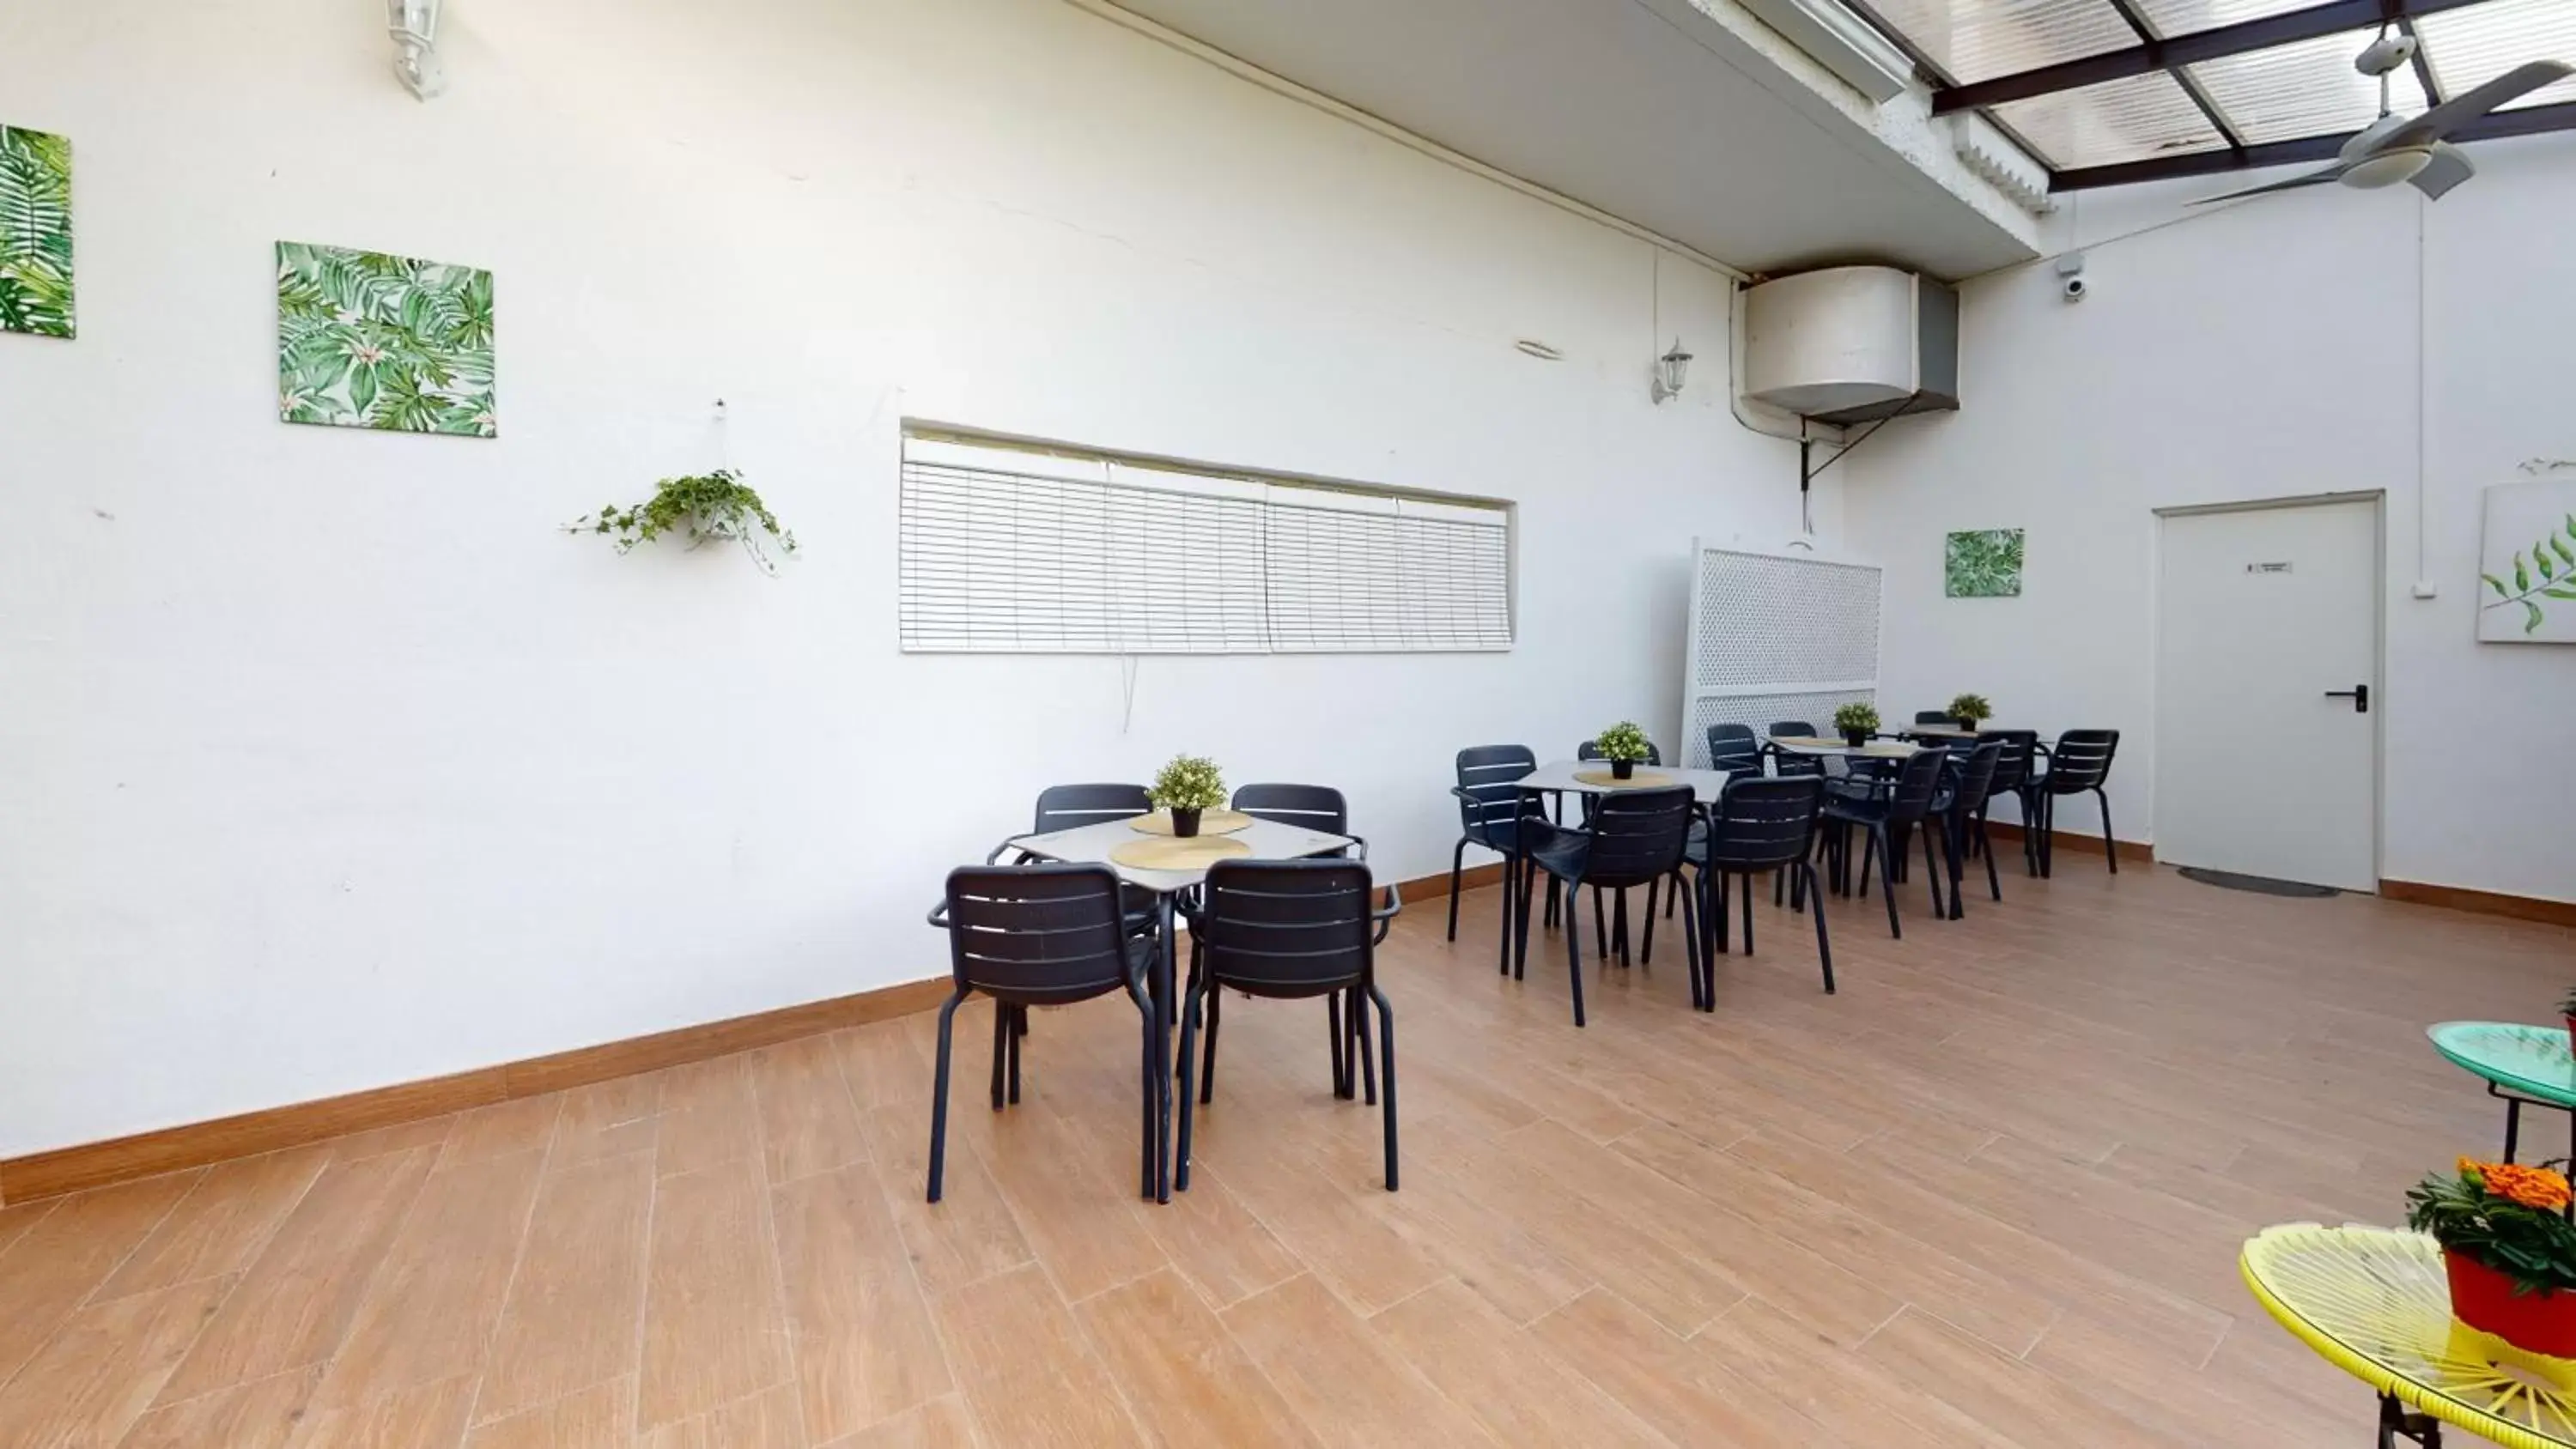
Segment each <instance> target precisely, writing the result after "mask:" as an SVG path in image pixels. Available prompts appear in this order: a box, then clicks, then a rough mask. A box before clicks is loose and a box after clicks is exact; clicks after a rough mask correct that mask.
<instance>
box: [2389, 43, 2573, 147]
mask: <svg viewBox="0 0 2576 1449" xmlns="http://www.w3.org/2000/svg"><path fill="white" fill-rule="evenodd" d="M2569 75H2576V67H2570V66H2567V65H2565V64H2563V63H2562V62H2559V61H2554V60H2527V61H2524V62H2523V63H2522V64H2520V65H2518V66H2515V67H2514V68H2513V69H2511V70H2509V71H2506V72H2505V73H2504V74H2502V75H2500V76H2497V77H2496V78H2495V79H2494V80H2491V81H2488V82H2487V83H2486V84H2485V85H2482V86H2479V87H2477V88H2475V89H2473V90H2466V91H2462V92H2460V93H2459V94H2458V95H2456V96H2453V97H2451V98H2450V99H2449V100H2447V101H2444V102H2442V103H2441V104H2440V105H2438V106H2435V107H2434V108H2433V109H2431V110H2429V111H2426V112H2425V113H2424V114H2422V115H2420V116H2417V117H2416V118H2415V119H2414V120H2411V121H2409V122H2407V123H2406V124H2405V125H2403V126H2400V127H2398V128H2397V129H2396V130H2394V131H2391V132H2389V133H2388V136H2387V138H2386V139H2385V140H2383V141H2381V142H2380V143H2379V145H2378V146H2377V147H2375V148H2373V149H2375V150H2386V149H2387V148H2389V147H2391V146H2421V145H2423V144H2424V143H2425V142H2427V141H2438V140H2440V139H2442V138H2443V137H2444V136H2447V135H2449V134H2451V133H2452V132H2453V131H2456V130H2458V129H2459V128H2460V127H2462V126H2465V125H2467V124H2468V123H2469V122H2471V121H2474V120H2476V119H2477V118H2478V117H2480V116H2483V115H2485V114H2486V113H2487V112H2489V111H2492V110H2494V109H2495V108H2496V107H2498V106H2501V105H2504V104H2506V103H2508V102H2511V101H2517V100H2520V99H2521V98H2522V97H2524V96H2527V95H2529V94H2531V93H2532V92H2533V91H2536V90H2538V89H2540V88H2541V87H2542V86H2545V85H2548V84H2550V83H2551V82H2553V81H2557V80H2562V79H2564V78H2566V77H2567V76H2569Z"/></svg>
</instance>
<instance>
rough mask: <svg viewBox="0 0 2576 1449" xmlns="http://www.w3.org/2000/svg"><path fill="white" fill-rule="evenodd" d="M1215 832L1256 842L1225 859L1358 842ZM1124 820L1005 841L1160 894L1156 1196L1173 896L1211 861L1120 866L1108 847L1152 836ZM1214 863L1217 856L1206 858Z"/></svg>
mask: <svg viewBox="0 0 2576 1449" xmlns="http://www.w3.org/2000/svg"><path fill="white" fill-rule="evenodd" d="M1206 833H1207V834H1208V835H1209V836H1211V837H1214V838H1223V839H1227V840H1240V841H1242V842H1243V843H1244V844H1245V845H1247V846H1249V847H1251V853H1250V854H1249V855H1232V856H1224V857H1220V858H1221V859H1225V860H1299V859H1303V858H1306V857H1308V856H1317V855H1330V854H1332V853H1333V852H1335V851H1337V850H1341V849H1344V848H1345V847H1348V846H1352V845H1356V844H1358V843H1359V842H1358V841H1357V840H1355V839H1353V838H1352V837H1350V836H1347V835H1327V834H1325V833H1324V832H1323V831H1320V830H1308V829H1306V828H1305V827H1304V826H1301V825H1281V824H1279V823H1278V822H1276V821H1271V820H1262V819H1258V818H1256V819H1254V820H1253V822H1252V823H1251V824H1250V825H1247V826H1245V827H1244V828H1243V829H1241V830H1236V831H1230V832H1227V833H1226V834H1225V835H1223V836H1222V837H1217V833H1216V832H1214V831H1209V832H1206ZM1159 838H1161V837H1159V836H1153V835H1148V834H1146V833H1145V832H1144V831H1141V830H1138V829H1136V828H1135V826H1134V825H1132V824H1131V823H1129V822H1128V821H1126V820H1103V821H1100V822H1098V823H1096V824H1091V825H1077V826H1075V827H1074V828H1072V829H1071V830H1051V831H1048V832H1047V833H1046V834H1044V835H1015V836H1013V837H1011V838H1010V839H1009V840H1007V841H1005V842H1003V845H1004V848H1005V849H1009V850H1016V851H1019V852H1020V853H1022V854H1023V855H1033V856H1036V857H1038V858H1039V859H1041V860H1054V861H1062V862H1065V863H1067V864H1074V865H1105V866H1107V867H1109V869H1110V870H1111V871H1113V872H1115V873H1116V874H1117V876H1118V878H1119V879H1120V880H1122V881H1125V882H1127V883H1128V884H1130V885H1133V886H1137V887H1140V888H1142V889H1144V890H1149V891H1152V892H1153V893H1154V896H1155V910H1156V913H1157V915H1158V917H1159V920H1158V922H1157V924H1159V925H1160V927H1161V928H1162V949H1161V950H1159V951H1156V952H1155V953H1154V970H1153V980H1152V990H1151V992H1150V994H1151V995H1152V997H1153V1001H1154V1060H1155V1063H1156V1069H1155V1076H1156V1077H1157V1079H1158V1080H1159V1081H1160V1082H1161V1089H1160V1090H1159V1091H1158V1092H1157V1093H1156V1094H1155V1095H1156V1098H1157V1102H1156V1118H1155V1120H1156V1124H1157V1126H1156V1132H1155V1138H1156V1146H1155V1150H1154V1170H1153V1173H1152V1179H1153V1180H1152V1181H1150V1182H1148V1183H1146V1184H1145V1188H1144V1191H1145V1194H1146V1195H1147V1196H1150V1197H1152V1198H1153V1199H1154V1200H1155V1201H1156V1202H1170V1201H1171V1200H1172V1143H1171V1137H1172V1100H1171V1099H1172V1066H1171V1063H1172V1043H1171V1025H1170V1021H1169V1003H1170V1002H1171V1001H1172V1000H1173V996H1172V975H1173V952H1174V945H1175V943H1174V941H1173V930H1172V898H1173V897H1174V896H1177V895H1179V894H1180V893H1181V892H1182V891H1185V890H1188V889H1189V888H1190V887H1192V886H1195V885H1198V884H1200V883H1201V882H1203V881H1205V880H1206V879H1207V875H1208V868H1207V866H1197V867H1193V868H1191V869H1188V870H1144V869H1140V868H1138V867H1136V866H1132V865H1122V864H1120V863H1119V862H1117V861H1115V860H1112V859H1110V858H1109V854H1110V852H1111V851H1114V850H1116V849H1117V848H1118V847H1119V846H1122V845H1125V844H1127V843H1128V842H1130V841H1135V840H1154V839H1159ZM1209 864H1210V865H1213V864H1215V862H1214V861H1211V862H1209Z"/></svg>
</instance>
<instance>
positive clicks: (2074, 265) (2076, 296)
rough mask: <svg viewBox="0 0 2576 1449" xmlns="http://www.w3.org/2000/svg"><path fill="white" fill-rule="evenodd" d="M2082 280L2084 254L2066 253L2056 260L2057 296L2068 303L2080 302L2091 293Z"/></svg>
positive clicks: (2090, 289)
mask: <svg viewBox="0 0 2576 1449" xmlns="http://www.w3.org/2000/svg"><path fill="white" fill-rule="evenodd" d="M2092 290H2093V289H2092V287H2091V286H2090V285H2088V284H2087V283H2086V282H2085V280H2084V254H2083V253H2082V252H2068V253H2067V254H2066V255H2064V256H2062V257H2059V258H2058V259H2057V295H2059V296H2061V297H2064V298H2065V299H2066V300H2067V301H2069V302H2081V301H2083V300H2084V295H2085V293H2087V292H2090V291H2092Z"/></svg>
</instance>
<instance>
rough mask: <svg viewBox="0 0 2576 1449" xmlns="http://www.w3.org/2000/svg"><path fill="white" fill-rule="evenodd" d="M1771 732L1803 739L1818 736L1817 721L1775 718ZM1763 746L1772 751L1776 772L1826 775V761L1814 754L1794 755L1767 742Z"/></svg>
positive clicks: (1772, 761)
mask: <svg viewBox="0 0 2576 1449" xmlns="http://www.w3.org/2000/svg"><path fill="white" fill-rule="evenodd" d="M1770 733H1772V734H1774V735H1789V736H1791V737H1793V738H1796V739H1803V740H1812V739H1815V738H1817V735H1816V726H1815V722H1814V721H1812V720H1803V719H1775V720H1773V721H1771V730H1770ZM1762 748H1764V749H1765V750H1768V751H1770V753H1771V770H1772V773H1774V774H1779V775H1814V776H1816V777H1818V778H1820V779H1821V778H1822V777H1823V776H1824V773H1825V762H1824V761H1822V760H1820V759H1817V758H1816V757H1815V756H1813V755H1793V754H1790V753H1789V752H1788V751H1787V750H1784V749H1781V748H1779V747H1778V746H1776V745H1771V744H1767V743H1766V744H1765V745H1763V747H1762Z"/></svg>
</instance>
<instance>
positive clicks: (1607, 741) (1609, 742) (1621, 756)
mask: <svg viewBox="0 0 2576 1449" xmlns="http://www.w3.org/2000/svg"><path fill="white" fill-rule="evenodd" d="M1592 747H1593V748H1594V749H1596V750H1599V751H1600V752H1601V758H1603V759H1605V760H1608V761H1609V762H1610V778H1612V779H1614V780H1628V779H1634V778H1635V777H1636V774H1637V762H1638V761H1639V760H1642V759H1645V758H1646V757H1647V756H1649V755H1651V754H1653V753H1654V752H1655V747H1654V746H1653V745H1651V744H1649V743H1647V741H1646V732H1645V731H1644V730H1641V729H1639V728H1637V726H1636V723H1635V722H1634V721H1632V720H1624V719H1623V720H1621V721H1619V722H1618V723H1617V724H1614V725H1612V726H1611V727H1610V728H1608V729H1606V730H1603V731H1602V732H1601V733H1600V734H1599V735H1598V736H1597V737H1595V738H1594V739H1593V741H1592Z"/></svg>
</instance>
